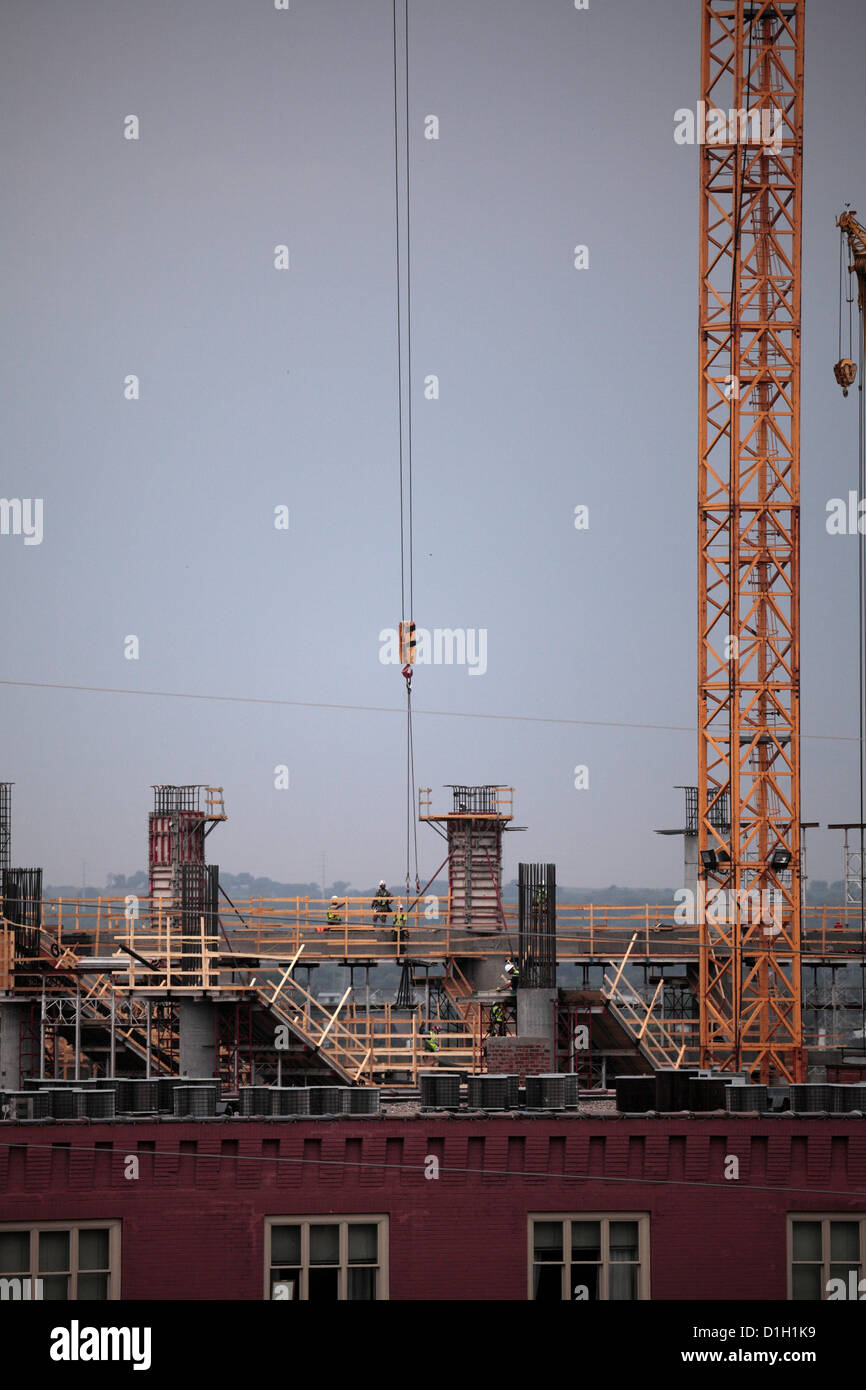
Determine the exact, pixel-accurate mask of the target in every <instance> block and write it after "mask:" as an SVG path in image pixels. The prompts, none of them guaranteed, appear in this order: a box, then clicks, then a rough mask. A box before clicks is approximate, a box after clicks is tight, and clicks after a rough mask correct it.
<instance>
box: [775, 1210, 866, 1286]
mask: <svg viewBox="0 0 866 1390" xmlns="http://www.w3.org/2000/svg"><path fill="white" fill-rule="evenodd" d="M864 1254H866V1216H861V1215H858V1214H857V1213H852V1214H851V1215H850V1216H849V1215H840V1214H837V1215H835V1216H821V1215H819V1214H815V1213H808V1214H807V1213H804V1214H803V1215H802V1216H789V1217H788V1297H789V1298H790V1299H792V1300H793V1301H794V1302H796V1303H807V1302H809V1303H814V1302H818V1301H820V1300H821V1299H833V1300H835V1299H850V1298H853V1299H859V1298H861V1297H862V1296H863V1294H866V1283H864V1285H863V1288H860V1287H859V1286H860V1281H861V1280H862V1279H863V1263H864V1260H863V1257H864ZM834 1280H835V1281H836V1282H835V1283H832V1282H831V1281H834Z"/></svg>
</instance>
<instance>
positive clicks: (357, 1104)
mask: <svg viewBox="0 0 866 1390" xmlns="http://www.w3.org/2000/svg"><path fill="white" fill-rule="evenodd" d="M380 1099H381V1098H380V1095H379V1092H378V1090H377V1089H376V1087H375V1086H353V1087H351V1089H350V1091H349V1096H348V1100H349V1110H348V1113H349V1114H350V1115H378V1113H379V1101H380Z"/></svg>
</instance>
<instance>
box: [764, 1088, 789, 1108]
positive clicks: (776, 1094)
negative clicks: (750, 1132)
mask: <svg viewBox="0 0 866 1390" xmlns="http://www.w3.org/2000/svg"><path fill="white" fill-rule="evenodd" d="M767 1106H768V1108H769V1109H770V1111H771V1112H772V1114H774V1115H782V1114H784V1112H785V1111H786V1110H790V1109H791V1087H790V1086H787V1085H786V1086H768V1087H767Z"/></svg>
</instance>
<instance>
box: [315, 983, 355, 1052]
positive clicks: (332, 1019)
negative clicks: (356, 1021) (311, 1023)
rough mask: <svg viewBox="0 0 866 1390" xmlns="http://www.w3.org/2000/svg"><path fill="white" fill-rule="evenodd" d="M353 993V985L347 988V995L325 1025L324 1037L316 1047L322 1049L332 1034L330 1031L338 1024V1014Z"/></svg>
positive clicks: (322, 1036)
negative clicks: (326, 1039)
mask: <svg viewBox="0 0 866 1390" xmlns="http://www.w3.org/2000/svg"><path fill="white" fill-rule="evenodd" d="M351 993H352V986H351V985H348V986H347V987H346V993H345V994H344V995H343V997H342V999H341V1000H340V1002H339V1004H338V1005H337V1007H336V1009H335V1010H334V1012H333V1013H332V1014H331V1016H330V1018H329V1020H328V1022H327V1024H326V1025H325V1028H324V1029H323V1031H322V1035H321V1037H320V1038H319V1041H318V1042H317V1043H316V1046H317V1047H321V1046H322V1043H323V1042H324V1041H325V1038H326V1037H327V1036H328V1034H329V1033H330V1031H331V1029H332V1028H333V1026H334V1024H335V1023H336V1022H337V1014H338V1013H339V1012H340V1010H341V1009H342V1007H343V1005H344V1004H345V1002H346V1000H347V999H348V997H349V995H350V994H351ZM346 1031H347V1032H348V1029H346ZM350 1036H351V1034H350Z"/></svg>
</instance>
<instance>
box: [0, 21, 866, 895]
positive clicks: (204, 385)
mask: <svg viewBox="0 0 866 1390" xmlns="http://www.w3.org/2000/svg"><path fill="white" fill-rule="evenodd" d="M700 14H701V6H700V3H699V0H652V3H651V4H650V3H647V0H590V6H589V9H588V10H585V11H577V10H576V9H575V8H574V6H573V4H571V3H570V0H534V2H533V3H532V4H526V3H523V0H435V3H433V0H410V4H409V101H408V113H409V121H408V129H409V139H408V150H409V190H410V277H411V278H410V284H411V340H410V341H411V357H412V375H411V403H412V479H413V558H414V565H413V588H414V613H413V614H412V615H411V616H413V617H414V619H415V622H416V624H418V626H419V628H424V629H427V630H429V631H431V632H432V631H433V630H435V629H437V628H438V629H462V630H465V631H466V632H467V633H469V634H470V635H475V637H476V640H481V639H480V638H478V636H477V634H479V633H481V632H483V633H485V634H486V638H485V641H486V662H480V661H476V663H475V668H476V669H475V671H474V672H473V670H472V668H471V667H470V666H469V665H468V664H463V665H459V664H450V665H449V664H444V663H443V664H423V665H419V666H418V667H417V669H416V673H415V678H414V681H413V701H414V705H415V709H416V714H415V720H414V724H415V770H416V780H417V783H418V785H420V786H422V787H428V786H429V787H431V788H432V789H433V799H434V804H435V805H436V806H437V807H442V808H444V809H447V807H448V805H449V804H450V793H449V792H448V791H447V790H445V787H444V784H448V783H455V782H460V783H470V784H471V783H502V784H506V785H509V786H513V787H514V788H515V789H516V797H515V805H516V816H515V821H516V823H517V824H520V825H525V826H528V830H527V831H526V832H525V833H521V834H520V835H514V836H508V837H507V839H506V859H505V870H504V876H505V878H506V880H507V879H511V878H513V877H516V873H517V861H518V859H523V860H530V861H534V860H543V861H545V862H550V861H552V862H555V863H556V865H557V875H558V878H559V880H560V881H561V882H564V883H581V884H587V885H593V884H604V883H618V884H623V885H628V884H640V885H646V886H650V887H651V886H659V887H661V886H670V885H671V884H675V883H678V882H679V880H680V877H681V873H682V865H681V845H680V842H679V841H678V840H676V839H671V838H667V837H660V836H657V835H655V834H654V833H653V831H654V830H655V829H657V828H661V827H672V826H678V825H680V824H682V820H683V808H682V802H681V797H682V793H681V792H679V791H676V790H674V788H675V786H676V785H678V784H683V783H690V782H694V781H695V780H696V746H697V736H696V733H695V731H694V730H695V722H696V682H697V672H696V660H697V646H696V612H697V597H696V584H697V579H696V575H697V525H696V497H697V352H696V339H697V305H698V293H697V291H698V284H697V267H698V211H699V203H698V156H697V150H696V148H695V147H689V146H681V145H678V144H677V143H676V142H675V141H674V138H673V133H674V125H675V122H674V112H675V111H676V110H677V109H678V108H681V107H686V106H694V104H695V102H696V100H697V99H698V95H699V90H698V88H699V74H700ZM400 37H401V45H402V33H401V36H400ZM864 52H866V7H864V6H863V5H862V4H861V3H859V2H858V0H808V4H807V31H806V141H805V154H804V258H803V378H802V427H803V435H802V584H803V588H802V696H803V703H802V712H803V731H804V734H805V737H804V740H803V750H802V775H803V797H802V810H803V818H804V819H806V820H813V821H820V822H821V823H822V825H824V826H826V824H827V822H829V821H842V820H855V819H857V815H858V801H857V765H856V744H854V743H852V742H851V741H850V740H851V738H852V737H856V734H857V720H858V712H857V590H856V586H857V541H856V537H839V536H830V535H828V533H827V530H826V525H825V522H826V516H827V512H826V506H827V502H828V500H829V499H830V498H832V497H837V496H843V497H844V496H847V492H848V489H849V488H854V487H856V484H857V454H856V448H857V436H856V419H855V410H856V397H855V396H854V395H852V396H850V397H849V399H848V400H847V401H845V400H843V399H842V397H841V393H840V391H839V389H838V387H837V386H836V384H835V382H834V380H833V375H832V366H833V363H834V361H835V360H836V357H837V344H836V323H837V319H836V315H837V294H838V291H837V277H838V232H837V231H836V229H835V226H834V223H835V218H836V215H837V214H838V212H839V211H840V209H841V206H842V204H843V203H844V202H845V201H850V202H852V203H853V205H854V206H855V207H857V206H858V200H859V205H860V206H862V207H863V208H864V211H866V186H864V185H866V167H864V157H863V138H862V137H863V131H864V116H866V109H864V108H866V89H864V87H863V83H862V56H863V53H864ZM401 81H402V72H401ZM0 103H2V120H0V160H2V167H3V170H4V213H5V215H4V218H3V228H2V232H0V235H2V256H0V276H2V281H3V285H2V292H3V302H4V306H5V317H6V332H5V334H4V336H3V342H2V345H0V354H2V362H0V392H2V398H0V407H2V408H0V439H2V460H3V472H2V488H0V491H2V494H3V496H4V497H6V498H7V499H9V498H19V499H41V502H42V518H43V520H42V536H41V542H40V543H39V544H29V545H27V544H25V537H24V536H23V535H13V534H9V535H0V567H2V578H3V584H2V588H3V597H4V603H3V651H4V660H3V662H2V673H0V718H2V728H3V734H4V738H3V750H4V751H3V757H2V760H0V762H2V766H0V779H2V780H9V781H13V782H14V783H15V787H14V792H13V832H12V863H13V864H21V865H28V866H30V865H42V866H43V867H44V871H45V876H46V880H47V881H48V882H54V883H61V882H65V883H75V882H79V881H81V880H82V876H83V875H84V876H85V877H86V880H87V882H88V883H100V882H104V881H105V877H106V875H107V874H108V873H110V872H124V873H132V872H135V871H136V870H138V869H140V868H143V867H145V864H146V857H147V855H146V828H147V822H146V817H147V812H148V810H149V809H150V807H151V804H152V794H151V791H150V787H151V784H153V783H161V782H167V783H190V782H200V783H206V784H213V785H218V786H222V787H223V788H224V795H225V806H226V812H227V815H228V820H227V822H226V823H225V825H223V826H221V827H219V828H218V830H217V831H216V832H215V834H214V835H213V837H212V838H211V839H210V841H209V850H210V858H211V859H212V860H213V861H215V862H217V863H219V864H220V865H221V866H223V867H224V868H225V869H226V870H228V871H231V872H240V871H247V872H250V873H252V874H253V875H260V874H261V875H268V876H270V877H273V878H276V879H280V880H284V881H306V880H316V881H318V880H320V879H321V878H322V876H323V875H322V864H323V859H324V861H325V866H326V869H325V877H326V879H327V880H328V881H330V880H332V879H336V878H339V879H344V880H348V881H350V882H352V883H356V884H358V885H361V884H368V883H371V882H373V881H377V880H378V879H379V878H380V877H385V878H386V879H387V880H388V881H389V882H395V881H398V880H399V879H400V878H401V876H402V873H403V872H404V870H405V860H406V846H405V826H406V802H407V795H406V766H405V747H406V722H405V688H404V683H403V680H402V677H401V675H400V668H399V665H394V664H384V663H383V661H382V660H381V659H380V656H381V654H382V648H383V640H382V638H381V636H380V634H382V633H383V632H385V631H386V630H387V629H391V628H396V625H397V623H398V622H399V620H400V618H401V616H407V617H408V616H410V615H409V614H408V613H406V614H402V613H401V592H400V589H401V561H400V516H401V509H400V464H399V441H398V420H399V413H398V390H397V387H398V358H397V280H398V277H397V262H396V246H395V233H396V215H395V167H394V164H395V160H394V93H393V34H392V4H391V0H291V5H290V8H289V9H288V10H279V11H278V10H277V9H276V8H275V7H274V5H272V4H270V3H269V2H266V0H257V3H245V4H243V5H237V4H234V3H230V2H229V0H149V3H147V4H146V5H143V4H141V3H140V0H62V2H61V0H44V3H42V4H40V5H38V6H34V5H33V4H32V3H30V0H4V4H3V6H2V8H0ZM431 115H435V116H436V117H437V119H438V132H437V133H438V139H428V138H426V137H425V131H429V130H430V129H431V127H430V123H429V121H428V119H427V118H428V117H429V116H431ZM129 116H135V117H137V120H138V131H137V134H138V138H137V139H127V138H125V132H127V133H129V132H130V131H131V130H132V129H133V128H134V127H133V126H131V125H130V123H129V122H128V119H127V118H128V117H129ZM398 182H399V186H400V188H401V205H402V206H403V207H405V199H404V198H403V197H402V194H403V193H404V192H405V182H404V180H403V179H402V177H401V179H400V180H399V181H398ZM576 245H586V246H587V247H588V248H589V266H588V268H587V269H584V270H580V271H577V270H576V269H575V267H574V247H575V246H576ZM278 246H287V247H288V252H289V255H288V259H289V266H288V269H277V268H276V267H275V247H278ZM404 249H405V241H404ZM404 308H405V299H404ZM403 322H404V326H405V316H404V320H403ZM405 336H406V335H405V333H404V347H405ZM131 375H134V376H135V377H137V378H138V392H139V395H138V399H127V398H126V395H127V393H128V391H129V390H130V388H129V386H128V384H127V379H128V378H129V377H130V376H131ZM431 376H435V377H437V378H438V391H439V394H438V399H428V398H427V395H426V394H425V383H427V382H428V378H429V377H431ZM427 390H429V386H428V387H427ZM404 407H405V402H404ZM404 419H405V409H404ZM404 443H405V440H404ZM577 506H585V507H587V508H588V509H589V512H588V515H589V527H588V529H586V530H577V529H576V528H575V525H574V517H575V507H577ZM280 508H282V509H288V526H287V527H278V526H277V525H275V521H276V520H277V519H278V517H279V518H283V519H285V516H286V512H285V510H283V511H282V512H280V511H278V509H280ZM133 638H134V639H136V640H135V641H134V642H133V641H131V640H130V639H133ZM476 650H478V649H476ZM482 665H484V666H485V667H486V669H484V670H483V671H482ZM71 687H87V689H74V688H71ZM136 692H157V693H136ZM181 696H194V697H195V698H180V697H181ZM503 716H508V717H503ZM568 721H572V722H568ZM573 721H585V722H583V723H578V722H573ZM665 726H668V727H665ZM669 726H674V727H673V728H671V727H669ZM819 735H820V736H821V737H817V736H819ZM578 765H581V766H584V767H586V768H587V769H588V782H589V785H588V786H587V787H585V788H582V789H580V790H578V789H577V788H576V787H575V776H574V772H575V768H576V767H577V766H578ZM286 782H287V783H288V785H284V784H285V783H286ZM440 844H441V842H440V840H439V839H438V838H437V837H436V836H435V835H434V833H433V831H432V830H431V829H430V827H428V826H425V825H422V826H420V827H419V853H420V866H419V868H420V873H421V878H422V882H423V880H424V877H425V875H427V876H429V875H430V874H432V873H433V872H434V870H435V869H436V868H437V866H438V864H439V862H440V858H441V855H440V854H439V850H440ZM413 871H414V869H413ZM809 874H810V876H814V877H819V878H825V879H828V880H833V879H838V878H840V877H841V874H842V850H841V841H840V837H839V834H838V832H830V831H827V830H826V829H822V830H820V831H813V832H811V833H810V839H809Z"/></svg>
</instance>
